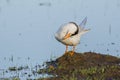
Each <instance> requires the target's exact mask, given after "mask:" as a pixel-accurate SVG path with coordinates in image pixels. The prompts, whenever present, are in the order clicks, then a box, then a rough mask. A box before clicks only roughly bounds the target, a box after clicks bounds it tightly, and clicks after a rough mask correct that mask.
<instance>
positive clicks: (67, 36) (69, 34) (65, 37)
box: [63, 33, 71, 40]
mask: <svg viewBox="0 0 120 80" xmlns="http://www.w3.org/2000/svg"><path fill="white" fill-rule="evenodd" d="M70 36H71V33H68V34H66V35H65V36H64V37H63V40H65V39H67V38H69V37H70Z"/></svg>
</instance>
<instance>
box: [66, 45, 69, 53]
mask: <svg viewBox="0 0 120 80" xmlns="http://www.w3.org/2000/svg"><path fill="white" fill-rule="evenodd" d="M67 52H68V45H66V50H65V53H67Z"/></svg>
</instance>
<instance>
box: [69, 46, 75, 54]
mask: <svg viewBox="0 0 120 80" xmlns="http://www.w3.org/2000/svg"><path fill="white" fill-rule="evenodd" d="M74 52H75V46H73V50H72V52H71V53H70V55H71V56H73V54H74Z"/></svg>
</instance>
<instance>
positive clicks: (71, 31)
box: [55, 17, 90, 56]
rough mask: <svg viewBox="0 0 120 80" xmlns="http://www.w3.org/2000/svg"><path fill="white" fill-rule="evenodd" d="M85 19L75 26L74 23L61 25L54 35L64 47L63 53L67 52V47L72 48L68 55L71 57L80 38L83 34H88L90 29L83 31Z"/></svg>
mask: <svg viewBox="0 0 120 80" xmlns="http://www.w3.org/2000/svg"><path fill="white" fill-rule="evenodd" d="M86 22H87V17H86V18H85V19H84V20H83V21H82V22H81V24H80V25H77V24H76V23H75V22H69V23H67V24H64V25H62V26H61V27H60V28H59V30H58V31H57V32H56V34H55V38H56V39H57V40H58V41H59V42H61V43H63V44H64V45H66V50H65V53H66V52H67V51H68V46H73V50H72V52H71V53H70V54H71V56H72V55H73V54H74V51H75V47H76V46H77V45H78V44H79V43H80V38H81V36H82V35H83V34H85V33H86V32H88V31H89V30H90V29H84V26H85V25H86Z"/></svg>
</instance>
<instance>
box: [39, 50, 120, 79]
mask: <svg viewBox="0 0 120 80" xmlns="http://www.w3.org/2000/svg"><path fill="white" fill-rule="evenodd" d="M70 53H71V51H69V52H67V54H64V55H63V56H61V57H59V58H57V59H56V60H55V61H51V62H49V63H50V65H46V66H47V68H46V69H45V70H47V71H46V72H47V73H48V74H52V75H57V76H55V77H52V78H45V79H43V80H70V79H71V80H113V79H115V80H120V58H118V57H115V56H111V55H104V54H100V53H95V52H85V53H77V52H75V54H74V55H73V56H71V55H70ZM49 66H50V67H51V66H53V67H54V69H53V67H52V69H50V67H49ZM48 70H49V71H48ZM39 80H41V79H39Z"/></svg>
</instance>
